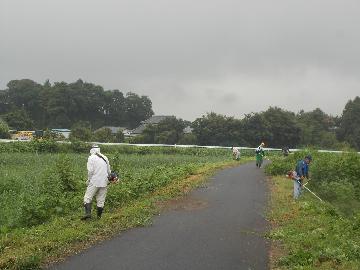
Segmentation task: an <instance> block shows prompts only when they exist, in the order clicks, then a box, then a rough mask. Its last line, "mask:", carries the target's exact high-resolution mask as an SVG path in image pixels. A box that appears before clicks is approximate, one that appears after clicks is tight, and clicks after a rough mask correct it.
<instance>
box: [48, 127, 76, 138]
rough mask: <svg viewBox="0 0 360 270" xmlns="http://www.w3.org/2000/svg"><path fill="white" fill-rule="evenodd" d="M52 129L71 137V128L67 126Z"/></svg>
mask: <svg viewBox="0 0 360 270" xmlns="http://www.w3.org/2000/svg"><path fill="white" fill-rule="evenodd" d="M51 131H52V132H55V133H58V134H61V135H63V136H64V137H65V139H69V136H70V133H71V130H70V129H66V128H53V129H52V130H51Z"/></svg>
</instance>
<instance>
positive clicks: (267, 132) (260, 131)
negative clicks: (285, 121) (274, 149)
mask: <svg viewBox="0 0 360 270" xmlns="http://www.w3.org/2000/svg"><path fill="white" fill-rule="evenodd" d="M242 124H243V129H244V133H243V136H244V140H245V141H246V142H247V145H248V146H252V147H257V146H259V144H260V143H261V142H265V144H266V145H268V144H269V142H272V141H273V134H272V133H271V126H270V123H269V121H267V119H266V118H265V116H264V114H260V113H252V114H246V115H245V118H244V119H243V120H242Z"/></svg>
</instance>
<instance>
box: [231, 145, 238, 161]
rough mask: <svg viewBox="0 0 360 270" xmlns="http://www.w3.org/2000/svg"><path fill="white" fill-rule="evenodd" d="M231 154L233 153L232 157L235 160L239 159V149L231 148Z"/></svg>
mask: <svg viewBox="0 0 360 270" xmlns="http://www.w3.org/2000/svg"><path fill="white" fill-rule="evenodd" d="M232 153H233V156H234V157H235V159H239V158H240V148H239V147H233V148H232Z"/></svg>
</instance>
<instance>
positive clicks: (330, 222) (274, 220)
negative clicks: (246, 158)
mask: <svg viewBox="0 0 360 270" xmlns="http://www.w3.org/2000/svg"><path fill="white" fill-rule="evenodd" d="M269 181H270V189H271V202H270V209H269V212H268V218H269V221H270V223H271V227H272V229H271V232H270V233H269V235H268V236H269V238H270V239H271V240H272V247H271V251H270V261H271V269H273V270H274V269H277V270H283V269H291V270H296V269H302V270H310V269H320V270H325V269H326V270H327V269H329V270H330V269H331V270H333V269H337V270H355V269H357V270H358V269H360V213H359V212H357V214H354V215H351V216H347V215H344V213H342V212H341V211H339V209H338V208H336V207H334V206H333V205H331V204H330V203H328V202H325V203H321V202H320V201H319V200H317V199H316V198H314V197H312V195H311V194H309V193H307V192H306V191H305V193H304V194H303V196H302V197H301V199H299V200H298V201H295V200H294V199H293V198H292V192H293V182H292V181H290V180H288V179H286V178H285V177H284V176H274V177H272V178H270V180H269Z"/></svg>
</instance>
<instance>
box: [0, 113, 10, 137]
mask: <svg viewBox="0 0 360 270" xmlns="http://www.w3.org/2000/svg"><path fill="white" fill-rule="evenodd" d="M9 138H10V134H9V126H8V125H7V123H6V122H5V121H4V120H2V119H1V118H0V139H9Z"/></svg>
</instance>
